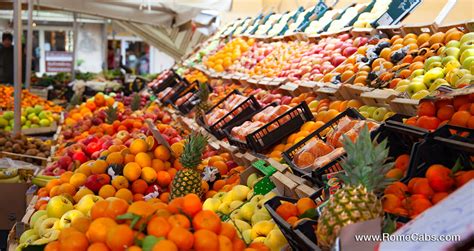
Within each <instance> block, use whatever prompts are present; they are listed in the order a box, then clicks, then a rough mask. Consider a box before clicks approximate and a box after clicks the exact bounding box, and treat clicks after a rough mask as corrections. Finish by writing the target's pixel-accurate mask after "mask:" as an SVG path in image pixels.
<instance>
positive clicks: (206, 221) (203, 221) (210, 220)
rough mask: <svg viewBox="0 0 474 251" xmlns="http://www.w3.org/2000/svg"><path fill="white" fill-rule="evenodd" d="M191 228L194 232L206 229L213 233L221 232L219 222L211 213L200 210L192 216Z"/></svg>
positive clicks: (215, 215)
mask: <svg viewBox="0 0 474 251" xmlns="http://www.w3.org/2000/svg"><path fill="white" fill-rule="evenodd" d="M193 227H194V229H195V230H200V229H207V230H210V231H213V232H214V233H219V231H220V230H221V220H220V218H219V216H217V214H216V213H214V212H213V211H209V210H202V211H201V212H199V213H197V214H196V215H195V216H194V219H193Z"/></svg>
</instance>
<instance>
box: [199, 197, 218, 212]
mask: <svg viewBox="0 0 474 251" xmlns="http://www.w3.org/2000/svg"><path fill="white" fill-rule="evenodd" d="M220 205H221V201H220V200H219V199H216V198H208V199H206V201H204V203H203V204H202V209H203V210H211V211H214V212H216V211H217V209H218V208H219V206H220Z"/></svg>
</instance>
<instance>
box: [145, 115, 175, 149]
mask: <svg viewBox="0 0 474 251" xmlns="http://www.w3.org/2000/svg"><path fill="white" fill-rule="evenodd" d="M146 123H147V125H148V128H150V131H151V133H152V134H153V137H154V138H155V139H156V140H157V141H158V143H159V144H161V145H164V146H165V147H166V148H167V149H168V151H170V153H172V152H173V151H172V150H171V147H170V144H169V143H168V141H166V139H165V138H163V135H161V133H160V131H159V130H158V128H156V126H155V124H153V122H152V121H151V120H146Z"/></svg>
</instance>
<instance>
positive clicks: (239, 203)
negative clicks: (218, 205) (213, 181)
mask: <svg viewBox="0 0 474 251" xmlns="http://www.w3.org/2000/svg"><path fill="white" fill-rule="evenodd" d="M242 204H244V202H243V201H240V200H235V201H232V202H231V203H230V210H235V209H237V208H239V207H240V206H242Z"/></svg>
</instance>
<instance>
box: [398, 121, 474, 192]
mask: <svg viewBox="0 0 474 251" xmlns="http://www.w3.org/2000/svg"><path fill="white" fill-rule="evenodd" d="M414 148H416V151H415V152H414V154H413V156H412V158H411V159H410V167H409V169H408V175H409V178H408V179H406V180H404V182H405V183H407V184H408V181H409V180H410V179H411V178H414V177H424V174H425V173H426V170H427V169H428V168H429V167H430V166H431V165H434V164H442V165H444V166H446V167H448V168H452V167H453V166H454V165H455V163H456V161H457V160H458V159H459V160H460V161H461V164H462V165H463V166H464V167H466V166H469V165H471V166H472V163H473V162H472V158H474V130H473V129H468V128H464V127H458V126H453V125H444V126H442V127H440V128H438V129H437V130H436V131H434V132H433V133H430V134H428V135H427V136H426V138H425V140H424V141H423V142H422V143H420V144H418V145H417V146H415V147H414Z"/></svg>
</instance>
